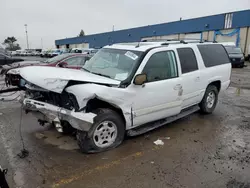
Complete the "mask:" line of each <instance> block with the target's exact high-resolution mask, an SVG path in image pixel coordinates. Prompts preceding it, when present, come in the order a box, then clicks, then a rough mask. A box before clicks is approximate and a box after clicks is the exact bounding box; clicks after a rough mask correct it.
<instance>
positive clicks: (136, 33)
mask: <svg viewBox="0 0 250 188" xmlns="http://www.w3.org/2000/svg"><path fill="white" fill-rule="evenodd" d="M249 27H250V9H249V10H243V11H238V12H232V13H225V14H218V15H213V16H206V17H200V18H194V19H188V20H182V21H175V22H169V23H162V24H156V25H150V26H144V27H137V28H131V29H124V30H118V31H112V32H106V33H99V34H93V35H86V36H83V37H73V38H66V39H60V40H56V41H55V44H56V46H57V47H58V48H59V47H61V46H64V45H65V46H66V47H69V45H71V44H82V43H88V45H89V47H90V48H101V47H103V46H105V45H109V44H113V43H120V42H134V41H140V40H141V39H142V38H145V37H152V36H167V35H173V34H186V33H201V37H202V36H203V35H202V33H203V32H206V31H213V32H214V31H220V30H225V29H236V28H247V35H248V30H249ZM239 37H240V36H239ZM246 40H247V36H246ZM246 45H247V44H246Z"/></svg>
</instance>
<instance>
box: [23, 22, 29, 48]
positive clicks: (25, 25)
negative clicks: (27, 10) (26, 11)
mask: <svg viewBox="0 0 250 188" xmlns="http://www.w3.org/2000/svg"><path fill="white" fill-rule="evenodd" d="M24 27H25V32H26V41H27V49H29V40H28V31H27V27H28V25H27V24H24Z"/></svg>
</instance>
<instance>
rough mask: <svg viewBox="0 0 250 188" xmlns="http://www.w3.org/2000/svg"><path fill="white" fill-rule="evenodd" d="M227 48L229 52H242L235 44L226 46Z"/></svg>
mask: <svg viewBox="0 0 250 188" xmlns="http://www.w3.org/2000/svg"><path fill="white" fill-rule="evenodd" d="M226 50H227V53H228V54H242V51H241V49H240V48H236V47H234V46H226Z"/></svg>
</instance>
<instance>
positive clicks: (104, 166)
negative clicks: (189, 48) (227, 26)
mask: <svg viewBox="0 0 250 188" xmlns="http://www.w3.org/2000/svg"><path fill="white" fill-rule="evenodd" d="M249 67H250V66H248V67H245V68H243V69H233V70H232V84H231V87H230V88H229V89H228V90H227V91H226V92H223V93H221V94H220V98H219V104H218V106H217V108H216V110H215V112H214V113H213V114H211V115H206V116H204V115H201V114H199V113H195V114H192V115H190V116H188V117H185V118H183V119H181V120H178V121H176V122H173V123H171V124H168V125H166V126H164V127H162V128H160V129H157V130H154V131H151V132H149V133H147V134H144V135H141V136H137V137H133V138H127V139H126V140H125V142H124V143H123V144H122V145H121V146H120V147H118V148H116V149H113V150H111V151H108V152H104V153H99V154H93V155H86V154H82V153H80V152H79V149H78V146H77V144H76V141H75V139H74V137H71V136H65V135H61V134H59V133H57V132H56V131H55V130H54V129H52V128H51V127H50V126H45V127H42V126H39V125H38V123H37V121H36V119H35V118H34V117H32V116H31V115H30V114H27V115H25V114H24V113H23V114H22V121H21V123H22V136H23V138H24V142H25V148H26V149H27V150H28V151H29V156H28V157H27V158H25V159H20V158H19V157H17V156H16V155H17V154H18V153H19V152H20V150H21V149H22V144H21V141H20V134H19V124H20V115H21V113H20V112H21V111H20V104H19V103H18V102H16V101H12V102H0V130H1V132H0V164H1V166H3V167H4V168H8V169H9V173H8V175H7V180H8V182H9V184H10V185H11V187H25V188H27V187H28V188H29V187H30V188H34V187H40V188H41V187H72V188H74V187H88V188H89V187H102V188H104V187H107V188H117V187H138V188H139V187H143V188H144V187H156V188H158V187H164V188H165V187H170V188H171V187H174V188H176V187H177V188H178V187H192V188H194V187H208V188H210V187H211V188H215V187H216V188H217V187H219V188H220V187H222V188H223V187H226V188H243V187H244V188H248V187H250V90H249V89H250V68H249ZM16 95H18V94H16ZM10 97H11V96H10ZM12 97H14V96H12ZM157 139H161V140H162V141H163V142H164V145H163V146H156V145H155V144H154V143H153V142H154V141H156V140H157Z"/></svg>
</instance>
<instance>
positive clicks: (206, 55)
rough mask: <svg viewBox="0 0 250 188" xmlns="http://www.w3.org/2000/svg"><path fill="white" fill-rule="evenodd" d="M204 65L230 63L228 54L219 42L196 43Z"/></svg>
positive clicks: (211, 65)
mask: <svg viewBox="0 0 250 188" xmlns="http://www.w3.org/2000/svg"><path fill="white" fill-rule="evenodd" d="M197 47H198V49H199V51H200V53H201V56H202V59H203V61H204V64H205V66H206V67H213V66H217V65H222V64H227V63H230V60H229V58H228V54H227V52H226V50H225V48H224V47H223V46H222V45H221V44H204V45H197Z"/></svg>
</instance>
